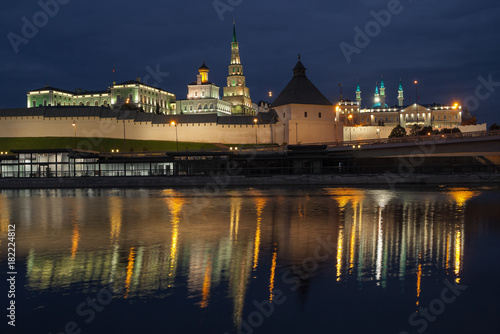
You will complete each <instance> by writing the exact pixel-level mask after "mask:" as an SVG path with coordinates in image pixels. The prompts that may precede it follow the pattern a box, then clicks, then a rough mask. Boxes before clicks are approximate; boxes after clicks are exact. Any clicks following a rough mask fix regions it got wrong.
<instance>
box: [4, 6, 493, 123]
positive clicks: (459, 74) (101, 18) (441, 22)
mask: <svg viewBox="0 0 500 334" xmlns="http://www.w3.org/2000/svg"><path fill="white" fill-rule="evenodd" d="M42 1H43V0H42ZM49 1H50V0H49ZM221 1H222V2H224V3H228V2H227V0H221ZM392 1H395V0H392ZM46 2H47V1H46ZM232 3H233V4H234V3H238V1H232ZM389 3H390V1H385V0H384V1H373V0H357V1H326V0H317V1H284V0H278V1H262V0H254V1H248V0H242V1H241V3H240V4H239V5H236V6H233V7H234V8H233V10H232V11H228V12H225V13H224V15H223V18H224V20H222V21H221V19H220V16H219V15H218V14H217V12H216V10H215V8H214V6H213V1H189V2H181V1H179V2H165V1H160V0H144V1H141V2H137V1H130V0H123V1H120V2H111V1H97V0H87V1H81V0H71V1H69V3H68V4H65V5H61V6H60V8H59V11H58V13H57V14H56V15H55V16H54V17H51V18H50V19H49V21H48V23H47V24H46V25H45V26H43V27H41V28H40V29H39V31H38V33H37V34H36V36H35V37H33V38H30V39H29V42H28V44H26V45H24V44H23V45H20V46H19V49H20V51H19V53H17V54H16V53H14V51H13V48H12V46H11V44H10V42H9V40H8V37H7V35H8V33H9V32H13V33H16V34H18V35H21V28H22V25H23V23H22V21H21V19H22V17H26V18H28V19H29V20H32V19H33V15H34V14H36V13H37V12H39V11H40V10H41V8H40V5H39V3H38V1H34V0H25V1H22V2H4V3H2V5H1V6H2V10H1V11H0V19H1V20H2V26H1V27H0V35H1V36H2V39H1V41H0V49H1V50H2V63H1V64H0V75H1V76H2V78H3V80H2V87H1V92H2V93H3V94H2V96H3V98H2V100H1V101H0V107H19V106H24V105H25V103H26V102H25V101H26V91H28V90H30V89H34V88H39V87H41V86H43V85H45V84H50V85H52V86H59V87H61V88H66V89H74V88H77V87H82V88H86V89H103V88H105V87H107V86H109V85H110V84H111V83H112V81H113V74H112V68H113V65H115V66H116V69H117V70H116V72H115V80H117V81H122V80H130V79H135V78H136V77H138V76H140V77H144V76H145V75H147V74H148V70H147V68H148V67H149V68H155V67H157V66H159V67H160V69H161V70H162V71H164V72H168V73H169V75H168V77H166V78H164V80H163V81H162V82H161V83H159V86H161V87H162V88H164V89H166V90H168V91H171V92H173V93H175V94H177V95H178V97H179V98H185V95H186V90H187V89H186V84H187V83H189V82H192V81H193V80H194V78H195V76H196V70H197V68H198V67H199V66H200V65H201V63H202V62H203V61H205V62H206V63H207V65H208V66H209V67H210V69H211V72H210V79H211V81H213V82H216V83H217V84H218V85H219V86H221V87H222V86H223V85H224V84H225V82H226V75H227V66H228V63H229V58H230V48H229V46H230V41H231V34H232V27H231V26H232V19H233V18H235V19H236V20H237V32H238V39H239V41H240V49H241V56H242V61H243V65H244V70H245V74H246V76H247V84H248V86H249V87H250V89H251V95H252V98H253V99H254V100H255V101H258V100H260V99H267V93H268V91H270V90H271V91H273V92H274V96H276V95H277V94H278V93H279V91H280V90H281V89H282V88H283V87H284V86H285V85H286V83H287V82H288V81H289V80H290V78H291V75H292V71H291V69H292V68H293V66H294V65H295V63H296V60H297V58H296V57H297V54H298V53H301V54H302V59H303V62H304V64H305V65H306V67H307V68H308V75H309V77H310V79H311V80H312V81H313V82H314V83H315V85H316V86H317V87H318V88H320V90H321V91H322V92H323V93H324V94H325V95H326V96H327V97H328V98H330V99H332V100H333V99H336V98H338V96H339V89H338V84H339V83H342V84H343V86H344V96H346V97H348V98H352V99H353V98H354V90H355V87H356V82H357V80H359V81H360V84H361V86H362V89H363V99H364V101H366V102H368V101H369V100H370V99H371V98H372V96H373V95H372V94H373V91H374V87H375V82H376V81H380V78H381V76H382V75H383V76H384V81H385V84H386V87H387V93H388V99H389V100H390V102H391V103H396V90H397V87H398V83H399V79H400V78H402V80H403V84H404V85H405V89H406V92H405V95H406V96H407V97H409V96H410V95H412V96H413V97H412V98H413V99H414V95H415V93H414V86H413V84H412V82H413V80H415V79H417V80H419V82H420V84H419V92H420V95H421V100H422V102H429V103H432V102H438V103H450V102H452V101H455V100H464V99H465V98H467V97H468V96H474V95H475V90H476V87H477V86H478V85H479V84H480V81H479V80H478V77H479V76H483V77H484V78H488V76H489V75H490V74H491V75H492V78H493V80H494V81H499V82H500V71H499V66H498V65H499V61H498V54H499V52H500V45H499V43H498V37H497V35H498V31H500V21H499V20H498V19H497V18H498V17H500V4H499V3H498V2H495V1H490V0H477V1H474V2H471V1H466V0H458V1H451V0H443V1H439V2H437V1H430V0H412V1H410V0H401V2H400V6H401V7H402V11H401V13H399V14H397V15H392V16H391V22H390V23H389V24H388V25H387V27H383V28H381V30H380V33H379V34H378V35H377V36H374V37H373V38H371V41H370V43H369V44H368V45H367V46H366V47H364V48H362V49H361V50H360V53H359V54H353V55H352V62H351V63H348V62H347V61H346V59H345V57H344V55H343V53H342V51H341V49H340V47H339V44H340V43H341V42H346V43H350V44H353V43H354V36H355V31H354V28H355V27H359V28H361V29H364V28H365V26H366V24H367V23H368V22H370V21H373V20H374V18H373V15H372V14H371V12H372V11H375V12H379V11H381V10H384V9H387V7H388V4H389ZM494 89H495V91H494V92H491V97H489V98H488V99H486V100H484V101H481V103H480V106H479V109H478V110H477V111H475V112H474V113H475V114H476V115H477V117H478V118H479V120H480V121H487V122H488V123H493V122H499V123H500V119H499V117H498V116H497V112H496V110H497V108H498V105H499V103H500V87H494Z"/></svg>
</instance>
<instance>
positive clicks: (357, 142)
mask: <svg viewBox="0 0 500 334" xmlns="http://www.w3.org/2000/svg"><path fill="white" fill-rule="evenodd" d="M490 136H500V130H493V131H474V132H462V133H445V134H437V135H430V136H429V135H426V136H411V137H410V136H406V137H397V138H380V139H363V140H352V141H341V142H338V143H317V144H318V145H320V144H326V145H328V147H329V148H330V147H331V148H333V147H343V146H353V145H355V146H357V145H361V146H364V145H376V144H396V143H416V142H422V141H441V140H450V139H451V140H455V139H464V138H478V137H490Z"/></svg>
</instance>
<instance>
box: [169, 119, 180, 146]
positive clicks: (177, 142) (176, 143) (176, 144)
mask: <svg viewBox="0 0 500 334" xmlns="http://www.w3.org/2000/svg"><path fill="white" fill-rule="evenodd" d="M170 124H171V125H173V126H175V147H176V149H177V151H179V140H178V137H177V123H175V122H174V121H172V123H170Z"/></svg>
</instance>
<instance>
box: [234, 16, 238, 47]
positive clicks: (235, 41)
mask: <svg viewBox="0 0 500 334" xmlns="http://www.w3.org/2000/svg"><path fill="white" fill-rule="evenodd" d="M233 43H238V41H237V40H236V20H235V19H233Z"/></svg>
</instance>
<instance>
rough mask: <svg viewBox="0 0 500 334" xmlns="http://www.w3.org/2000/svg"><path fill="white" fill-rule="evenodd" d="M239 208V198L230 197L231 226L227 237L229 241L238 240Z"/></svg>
mask: <svg viewBox="0 0 500 334" xmlns="http://www.w3.org/2000/svg"><path fill="white" fill-rule="evenodd" d="M240 209H241V198H240V197H232V198H231V226H230V228H229V229H230V231H229V239H230V240H231V241H238V229H239V224H240Z"/></svg>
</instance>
